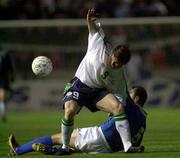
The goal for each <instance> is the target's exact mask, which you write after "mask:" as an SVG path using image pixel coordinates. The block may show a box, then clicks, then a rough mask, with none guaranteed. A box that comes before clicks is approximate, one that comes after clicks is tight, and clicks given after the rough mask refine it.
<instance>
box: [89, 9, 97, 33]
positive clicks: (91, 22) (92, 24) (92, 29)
mask: <svg viewBox="0 0 180 158" xmlns="http://www.w3.org/2000/svg"><path fill="white" fill-rule="evenodd" d="M98 16H99V14H98V13H97V12H96V11H95V9H94V8H91V9H89V10H88V13H87V24H88V30H89V33H90V34H91V35H94V34H95V33H96V32H97V31H98V28H97V26H96V23H95V21H96V19H97V18H98Z"/></svg>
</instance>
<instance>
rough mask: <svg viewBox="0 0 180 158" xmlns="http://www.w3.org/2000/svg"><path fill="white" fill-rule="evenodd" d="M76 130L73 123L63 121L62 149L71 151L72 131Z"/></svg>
mask: <svg viewBox="0 0 180 158" xmlns="http://www.w3.org/2000/svg"><path fill="white" fill-rule="evenodd" d="M73 129H74V126H73V121H71V122H67V121H64V119H63V120H62V124H61V133H62V148H63V149H67V150H69V142H70V138H71V134H72V131H73Z"/></svg>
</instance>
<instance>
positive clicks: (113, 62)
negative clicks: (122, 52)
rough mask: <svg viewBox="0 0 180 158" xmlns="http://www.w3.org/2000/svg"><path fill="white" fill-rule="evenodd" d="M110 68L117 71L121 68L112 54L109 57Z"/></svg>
mask: <svg viewBox="0 0 180 158" xmlns="http://www.w3.org/2000/svg"><path fill="white" fill-rule="evenodd" d="M110 66H111V68H112V69H119V68H121V67H122V64H121V63H120V62H119V60H118V58H117V57H116V56H115V55H114V54H112V55H111V57H110Z"/></svg>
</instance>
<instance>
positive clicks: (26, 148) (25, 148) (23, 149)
mask: <svg viewBox="0 0 180 158" xmlns="http://www.w3.org/2000/svg"><path fill="white" fill-rule="evenodd" d="M36 143H42V144H44V145H46V146H49V147H51V146H52V145H53V141H52V138H51V136H44V137H39V138H37V139H34V140H32V141H29V142H27V143H25V144H22V145H19V143H17V141H16V139H15V137H14V136H13V135H11V136H10V137H9V140H8V144H9V146H10V153H9V154H10V155H11V156H13V155H22V154H25V153H28V152H32V151H34V149H33V148H32V145H33V144H36Z"/></svg>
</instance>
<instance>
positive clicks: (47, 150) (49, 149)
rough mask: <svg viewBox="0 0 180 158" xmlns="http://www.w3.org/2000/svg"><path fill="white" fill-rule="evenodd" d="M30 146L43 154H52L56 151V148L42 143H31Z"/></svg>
mask: <svg viewBox="0 0 180 158" xmlns="http://www.w3.org/2000/svg"><path fill="white" fill-rule="evenodd" d="M32 148H33V149H34V150H35V151H37V152H40V153H42V154H45V155H53V154H54V153H56V152H57V148H52V147H48V146H46V145H44V144H42V143H34V144H33V145H32Z"/></svg>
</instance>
